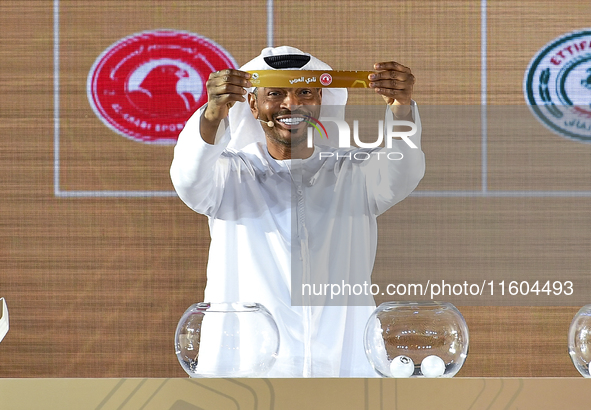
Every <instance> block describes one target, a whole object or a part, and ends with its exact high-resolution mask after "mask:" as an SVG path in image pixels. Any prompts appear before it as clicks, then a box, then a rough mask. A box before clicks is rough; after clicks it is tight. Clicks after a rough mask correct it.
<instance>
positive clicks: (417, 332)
mask: <svg viewBox="0 0 591 410" xmlns="http://www.w3.org/2000/svg"><path fill="white" fill-rule="evenodd" d="M468 343H469V335H468V326H467V325H466V321H465V320H464V317H463V316H462V314H461V313H460V311H459V310H458V309H456V307H455V306H454V305H452V304H451V303H445V302H387V303H382V304H381V305H380V306H378V307H377V309H376V310H375V311H374V312H373V313H372V315H371V316H370V318H369V320H368V321H367V325H366V327H365V334H364V344H365V354H366V355H367V359H368V360H369V362H370V363H371V365H372V366H373V368H374V369H375V370H376V372H378V373H379V374H380V375H381V376H383V377H453V376H454V375H455V374H456V373H457V372H458V371H459V370H460V369H461V367H462V365H463V364H464V361H465V360H466V356H467V355H468Z"/></svg>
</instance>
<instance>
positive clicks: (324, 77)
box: [320, 73, 332, 86]
mask: <svg viewBox="0 0 591 410" xmlns="http://www.w3.org/2000/svg"><path fill="white" fill-rule="evenodd" d="M330 83H332V75H330V74H328V73H324V74H320V84H322V85H324V86H327V85H330Z"/></svg>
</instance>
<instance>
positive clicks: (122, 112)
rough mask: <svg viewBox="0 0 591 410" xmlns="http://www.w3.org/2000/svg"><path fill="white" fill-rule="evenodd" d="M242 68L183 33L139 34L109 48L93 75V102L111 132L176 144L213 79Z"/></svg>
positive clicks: (210, 45) (206, 41)
mask: <svg viewBox="0 0 591 410" xmlns="http://www.w3.org/2000/svg"><path fill="white" fill-rule="evenodd" d="M235 67H237V64H236V62H235V61H234V59H233V58H232V56H230V54H229V53H228V52H227V51H226V50H224V49H223V48H222V47H220V46H219V45H218V44H216V43H214V42H213V41H211V40H209V39H207V38H204V37H201V36H198V35H196V34H192V33H187V32H183V31H172V30H157V31H149V32H143V33H138V34H134V35H132V36H129V37H126V38H124V39H122V40H120V41H118V42H117V43H115V44H113V45H112V46H111V47H109V48H108V49H107V50H105V52H103V54H102V55H101V56H100V57H99V58H98V59H97V60H96V62H95V63H94V65H93V66H92V69H91V70H90V73H89V74H88V84H87V93H88V100H89V101H90V105H91V106H92V108H93V110H94V112H95V113H96V115H97V116H98V117H99V118H100V119H101V120H102V121H103V122H104V123H105V124H106V125H107V126H108V127H109V128H111V129H112V130H114V131H116V132H117V133H119V134H121V135H123V136H125V137H127V138H131V139H133V140H136V141H141V142H145V143H156V144H174V143H175V142H176V140H177V137H178V134H179V132H180V131H181V130H182V129H183V127H184V126H185V124H186V122H187V120H188V119H189V117H190V116H191V114H192V113H193V112H194V111H195V110H196V109H197V108H199V107H200V106H202V105H203V104H204V103H205V102H207V91H206V89H205V82H206V81H207V78H208V77H209V74H210V73H212V72H214V71H219V70H223V69H225V68H235Z"/></svg>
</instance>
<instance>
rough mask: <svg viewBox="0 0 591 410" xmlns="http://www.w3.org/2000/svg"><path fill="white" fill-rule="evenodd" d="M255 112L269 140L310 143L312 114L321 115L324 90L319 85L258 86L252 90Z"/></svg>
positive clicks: (281, 143)
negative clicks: (270, 123) (306, 86)
mask: <svg viewBox="0 0 591 410" xmlns="http://www.w3.org/2000/svg"><path fill="white" fill-rule="evenodd" d="M248 97H249V98H248V101H249V104H250V109H251V111H252V114H253V115H254V117H255V118H256V119H259V120H262V121H264V122H265V123H266V122H268V121H273V126H272V127H269V126H268V125H267V124H265V123H262V127H263V130H264V131H265V135H266V137H267V143H268V144H274V145H277V146H284V147H286V148H289V149H292V148H294V149H295V148H298V147H302V146H305V145H306V139H307V125H308V123H307V122H306V121H305V120H306V119H307V118H308V117H313V118H318V116H319V114H320V104H321V102H322V90H321V89H318V88H264V87H261V88H258V89H256V90H255V92H254V93H251V94H249V96H248Z"/></svg>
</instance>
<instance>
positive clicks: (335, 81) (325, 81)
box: [248, 70, 375, 88]
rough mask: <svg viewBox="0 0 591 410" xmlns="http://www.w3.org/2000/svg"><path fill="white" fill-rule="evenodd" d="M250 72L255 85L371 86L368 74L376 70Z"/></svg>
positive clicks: (287, 86)
mask: <svg viewBox="0 0 591 410" xmlns="http://www.w3.org/2000/svg"><path fill="white" fill-rule="evenodd" d="M248 73H250V74H251V78H250V82H251V83H252V86H253V87H278V88H290V87H291V88H301V87H316V88H369V79H368V77H367V76H368V75H370V74H374V73H375V71H321V70H253V71H248Z"/></svg>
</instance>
